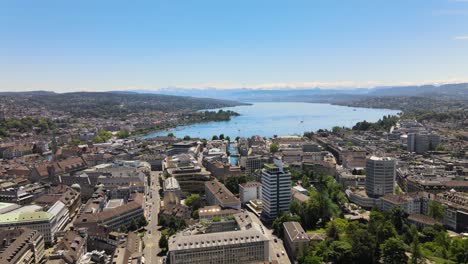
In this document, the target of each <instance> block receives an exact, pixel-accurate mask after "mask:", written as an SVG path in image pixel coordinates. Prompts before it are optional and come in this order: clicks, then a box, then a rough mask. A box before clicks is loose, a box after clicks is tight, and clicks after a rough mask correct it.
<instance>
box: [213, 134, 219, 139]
mask: <svg viewBox="0 0 468 264" xmlns="http://www.w3.org/2000/svg"><path fill="white" fill-rule="evenodd" d="M218 139H219V138H218V136H217V135H214V136H213V137H212V138H211V140H218Z"/></svg>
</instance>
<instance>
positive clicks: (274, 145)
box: [270, 143, 279, 153]
mask: <svg viewBox="0 0 468 264" xmlns="http://www.w3.org/2000/svg"><path fill="white" fill-rule="evenodd" d="M278 150H279V145H278V143H271V144H270V152H271V153H276V152H278Z"/></svg>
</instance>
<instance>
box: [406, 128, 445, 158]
mask: <svg viewBox="0 0 468 264" xmlns="http://www.w3.org/2000/svg"><path fill="white" fill-rule="evenodd" d="M439 144H440V136H439V135H436V134H431V133H410V134H408V137H407V147H408V151H409V152H416V153H417V154H423V153H425V152H427V151H430V150H435V149H436V147H437V146H438V145H439Z"/></svg>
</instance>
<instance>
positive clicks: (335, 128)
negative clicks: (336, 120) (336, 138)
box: [332, 126, 341, 134]
mask: <svg viewBox="0 0 468 264" xmlns="http://www.w3.org/2000/svg"><path fill="white" fill-rule="evenodd" d="M332 132H333V134H338V133H340V132H341V127H339V126H334V127H333V128H332Z"/></svg>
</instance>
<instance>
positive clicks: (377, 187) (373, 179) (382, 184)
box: [366, 156, 396, 198]
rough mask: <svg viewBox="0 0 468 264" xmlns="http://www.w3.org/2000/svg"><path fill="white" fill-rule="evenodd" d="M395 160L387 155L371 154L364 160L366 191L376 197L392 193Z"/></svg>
mask: <svg viewBox="0 0 468 264" xmlns="http://www.w3.org/2000/svg"><path fill="white" fill-rule="evenodd" d="M395 166H396V162H395V160H394V159H392V158H388V157H382V158H381V157H375V156H372V157H370V158H368V159H367V161H366V193H367V195H368V196H369V197H373V198H378V197H381V196H384V195H385V194H387V193H393V191H394V188H395V175H396V168H395Z"/></svg>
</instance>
